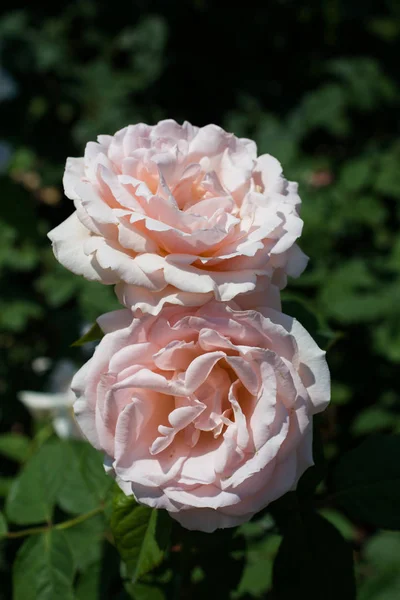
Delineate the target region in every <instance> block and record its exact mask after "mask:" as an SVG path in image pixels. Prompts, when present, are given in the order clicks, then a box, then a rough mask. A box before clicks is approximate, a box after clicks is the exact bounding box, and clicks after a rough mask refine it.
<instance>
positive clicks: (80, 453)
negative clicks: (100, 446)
mask: <svg viewBox="0 0 400 600" xmlns="http://www.w3.org/2000/svg"><path fill="white" fill-rule="evenodd" d="M65 454H66V456H65V458H66V460H67V462H68V469H66V471H65V473H64V481H63V483H62V485H61V487H60V489H59V491H58V494H57V501H58V503H59V505H60V506H61V508H63V509H64V510H66V511H67V512H70V513H73V514H79V513H84V512H89V511H90V510H93V509H94V508H97V507H98V506H99V504H100V502H102V501H103V500H104V499H105V497H106V495H107V492H108V490H109V489H110V488H111V487H112V484H113V480H112V479H111V477H108V476H107V474H106V473H105V471H104V467H103V460H102V454H101V453H100V452H98V451H97V450H95V449H94V448H92V446H90V444H88V443H87V442H80V441H70V442H68V444H65Z"/></svg>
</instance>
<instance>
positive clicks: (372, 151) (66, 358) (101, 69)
mask: <svg viewBox="0 0 400 600" xmlns="http://www.w3.org/2000/svg"><path fill="white" fill-rule="evenodd" d="M7 5H8V7H7ZM2 6H3V8H2V12H1V15H0V185H1V205H0V434H2V435H9V434H10V433H12V434H13V435H14V436H15V435H21V436H22V435H24V436H28V437H31V436H32V435H33V434H34V433H35V431H36V428H37V425H36V419H32V414H33V413H34V414H35V416H36V417H37V411H36V413H35V410H36V409H37V407H38V406H39V408H40V406H41V405H40V403H41V402H42V407H44V409H46V407H47V409H48V408H49V406H50V405H51V406H53V405H52V404H51V402H50V405H46V397H47V398H48V394H58V396H59V397H58V398H56V400H55V402H56V404H57V402H59V403H60V406H61V405H62V406H64V404H63V399H62V398H61V400H60V395H61V396H62V395H63V394H64V395H65V394H66V393H67V392H66V390H67V388H68V381H69V380H68V377H69V375H68V374H69V373H70V372H73V371H74V369H75V367H77V366H79V365H80V364H81V363H82V362H83V361H84V360H86V358H87V356H85V353H84V351H82V350H81V349H79V348H74V347H71V344H72V343H73V342H74V341H75V340H76V339H77V338H79V337H80V335H81V334H82V331H84V330H85V328H86V327H88V325H90V324H91V323H92V322H93V321H94V319H95V318H96V317H97V316H98V315H99V314H101V313H103V312H106V311H108V310H111V309H113V308H114V307H116V306H117V304H116V301H115V299H114V296H113V291H112V289H111V288H110V287H105V286H101V285H100V284H95V283H90V282H87V281H85V280H84V279H83V278H80V277H77V276H75V275H73V274H72V273H70V272H68V271H67V270H65V269H63V267H61V265H59V264H58V263H57V262H56V261H55V259H54V257H53V254H52V251H51V248H50V243H49V241H48V239H47V238H46V234H47V232H48V231H49V230H50V229H52V228H53V227H54V226H55V225H57V224H58V223H60V222H61V221H62V220H63V219H64V218H65V217H66V216H68V215H69V214H70V213H71V212H72V209H73V207H72V202H71V201H70V200H68V199H67V198H65V197H64V196H63V191H62V183H61V180H62V175H63V170H64V164H65V160H66V158H67V157H68V156H81V155H82V154H83V150H84V146H85V144H86V142H87V141H89V140H95V139H96V136H97V135H98V134H105V133H107V134H113V133H114V132H115V131H117V130H118V129H119V128H121V127H124V126H125V125H127V124H129V123H136V122H138V121H144V122H147V123H150V124H152V123H154V122H156V121H158V120H159V119H162V118H174V119H176V120H178V121H183V120H189V121H191V122H192V123H193V124H196V125H200V126H201V125H205V124H207V123H216V124H218V125H221V126H222V127H224V128H225V129H227V130H229V131H232V132H234V133H235V134H236V135H238V136H245V137H250V138H253V139H255V140H256V142H257V144H258V148H259V153H260V154H261V153H265V152H268V153H271V154H272V155H274V156H276V157H277V158H278V159H279V160H280V161H281V162H282V165H283V168H284V173H285V176H286V177H287V178H288V179H290V180H295V181H298V182H299V184H300V195H301V198H302V200H303V208H302V216H303V218H304V222H305V225H304V234H303V237H302V239H301V247H302V249H303V250H304V251H305V252H306V254H308V255H309V256H310V257H311V259H310V262H309V266H308V268H307V270H306V272H305V273H304V274H303V275H302V277H301V278H300V280H299V281H296V280H291V281H290V282H289V285H288V287H287V289H286V291H285V298H286V301H287V302H290V303H292V304H293V300H294V299H300V300H301V301H304V302H306V303H307V304H308V305H309V306H311V308H312V312H313V314H314V315H315V319H316V320H317V322H318V328H319V333H320V335H321V337H324V338H325V339H329V346H330V349H329V352H328V359H329V364H330V367H331V371H332V378H333V400H332V405H331V407H330V408H329V410H328V411H327V412H326V414H325V415H324V417H323V420H322V434H323V440H324V442H325V449H326V455H327V458H328V459H329V460H331V461H334V460H335V458H336V457H337V456H338V455H339V454H341V453H342V452H343V451H345V450H347V449H349V448H351V447H353V446H355V445H357V444H358V443H359V442H360V441H361V440H362V439H363V437H365V436H367V435H369V434H370V433H372V432H376V431H384V432H391V433H393V432H399V433H400V408H399V407H400V404H399V401H398V399H399V384H398V381H399V365H400V228H399V224H400V131H399V120H400V118H399V114H400V112H399V108H400V106H399V104H400V103H399V100H400V89H399V85H400V72H399V59H398V57H399V50H400V43H399V42H400V3H399V2H398V1H397V0H385V1H384V0H382V1H380V2H378V1H371V2H365V1H364V0H351V1H349V0H324V2H321V1H320V0H310V1H309V2H304V3H303V2H298V1H295V0H269V1H268V2H248V3H237V4H235V3H233V2H226V1H224V0H222V1H221V2H215V1H214V2H211V1H210V0H187V1H179V0H153V1H152V2H150V1H147V0H135V1H131V2H118V1H116V2H102V1H94V0H79V1H71V2H67V3H47V2H32V3H28V4H27V3H26V2H25V3H20V2H15V1H13V2H7V1H6V2H3V5H2ZM299 318H300V319H301V315H299ZM304 325H305V326H307V323H306V322H304ZM86 351H87V350H86V349H85V352H86ZM24 390H29V391H34V392H35V391H36V392H40V394H42V393H45V395H46V397H43V396H42V395H37V394H36V396H35V395H34V398H33V400H32V397H31V396H29V394H28V396H27V395H26V394H25V395H24V394H22V396H21V391H24ZM35 399H36V400H35ZM21 400H22V401H21ZM32 402H33V404H32ZM43 403H44V404H43ZM67 405H68V401H65V406H67ZM32 406H33V407H34V408H32ZM35 407H36V408H35ZM68 410H69V409H68ZM67 412H68V411H67ZM52 414H53V413H52ZM57 414H58V413H57ZM53 416H54V414H53ZM56 416H57V415H56ZM58 416H59V414H58ZM55 428H56V431H57V433H58V434H59V435H61V436H63V435H64V436H68V435H74V433H73V432H71V431H70V429H68V423H67V424H66V423H65V422H64V428H63V427H61V429H60V430H59V431H58V430H57V427H56V424H55ZM1 439H2V437H1V435H0V455H1V454H2V446H1ZM14 458H15V457H14ZM16 469H17V467H16V462H15V461H14V460H13V457H12V456H11V457H10V453H9V451H5V452H4V455H3V456H0V493H1V495H2V497H4V496H5V495H6V494H7V490H8V489H9V486H10V484H11V481H12V477H13V475H14V473H15V472H16ZM331 518H332V519H333V520H335V519H336V522H337V523H338V527H339V528H341V530H342V532H343V533H344V534H345V535H346V536H347V537H348V538H349V539H351V541H352V543H353V547H354V551H355V555H356V559H357V576H358V579H359V585H360V594H361V595H360V598H361V599H362V600H368V599H371V600H391V599H392V598H393V599H395V598H399V597H400V534H395V533H389V532H378V533H377V532H375V531H373V530H371V529H369V528H366V527H364V526H363V524H362V523H360V524H354V523H352V524H351V523H349V522H348V521H347V520H346V518H345V517H344V516H343V515H339V514H336V513H335V514H332V515H331ZM270 553H271V546H270V545H269V546H265V547H264V546H263V544H262V543H259V544H258V545H254V547H251V552H250V554H249V557H248V559H247V561H248V564H247V567H246V568H247V571H245V577H244V578H242V580H241V582H240V583H238V588H237V591H236V593H235V594H236V595H235V598H242V597H243V598H253V597H255V598H257V597H263V596H264V594H265V593H266V592H267V590H268V587H269V585H270V582H268V581H267V580H266V579H265V567H263V566H262V561H263V560H264V559H265V557H267V556H269V557H270ZM260 557H261V558H260ZM262 557H264V558H262ZM10 560H12V556H11V558H10V557H9V556H6V555H2V556H1V555H0V569H1V570H2V572H3V575H4V577H6V575H5V574H6V572H7V570H8V569H9V563H10ZM257 569H258V570H257ZM260 569H264V575H262V574H261V573H260ZM263 577H264V578H263ZM4 593H5V594H6V595H4V596H2V592H0V598H1V599H2V600H3V598H4V600H5V599H7V600H8V598H9V597H10V596H9V595H7V593H8V592H4ZM110 597H111V596H110Z"/></svg>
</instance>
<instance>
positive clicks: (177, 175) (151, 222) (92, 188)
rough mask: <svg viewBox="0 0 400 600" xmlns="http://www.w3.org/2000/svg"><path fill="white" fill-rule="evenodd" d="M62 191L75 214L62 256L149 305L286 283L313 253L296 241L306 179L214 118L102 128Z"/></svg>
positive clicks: (73, 161) (127, 298) (147, 308)
mask: <svg viewBox="0 0 400 600" xmlns="http://www.w3.org/2000/svg"><path fill="white" fill-rule="evenodd" d="M64 188H65V193H66V195H67V196H68V197H69V198H71V199H72V200H73V201H74V204H75V208H76V211H75V212H74V213H73V214H72V215H71V216H70V217H69V218H68V219H67V220H66V221H64V222H63V223H62V224H61V225H59V226H58V227H56V228H55V229H53V230H52V231H51V232H50V234H49V237H50V239H51V240H52V243H53V248H54V252H55V255H56V257H57V259H58V260H59V261H60V262H61V263H62V264H63V265H64V266H65V267H67V268H68V269H70V270H71V271H73V272H74V273H77V274H80V275H83V276H85V277H86V278H88V279H91V280H97V281H101V282H103V283H106V284H118V286H117V293H118V296H119V298H120V300H121V301H122V302H123V303H124V304H125V305H127V306H129V307H132V306H133V307H134V308H140V309H141V310H142V311H143V312H150V313H152V314H156V313H157V312H158V311H159V310H160V309H161V307H162V306H163V304H165V303H166V302H167V303H172V304H183V305H187V304H188V303H190V304H191V305H192V306H193V305H197V306H199V305H201V304H204V303H205V302H208V301H209V300H210V299H212V298H215V299H217V300H221V301H230V300H231V299H233V298H235V297H236V296H237V295H238V294H245V293H247V292H251V291H253V290H254V289H255V288H256V285H257V279H258V278H259V277H263V278H264V280H265V279H266V278H267V279H268V281H272V283H273V284H274V285H276V286H277V287H278V288H280V289H282V288H283V287H284V286H285V284H286V276H287V275H288V274H289V275H292V276H298V275H300V274H301V272H302V271H303V269H304V267H305V265H306V262H307V258H306V257H305V255H304V254H303V253H302V252H301V250H300V249H299V247H298V246H297V244H296V243H295V242H296V239H297V238H298V237H299V236H300V234H301V230H302V225H303V222H302V220H301V219H300V217H299V214H298V211H299V206H300V203H301V201H300V198H299V196H298V194H297V184H296V183H293V182H288V181H286V180H285V179H284V177H283V176H282V169H281V166H280V164H279V162H278V161H277V160H276V159H275V158H273V157H272V156H270V155H268V154H265V155H263V156H260V157H257V148H256V145H255V143H254V142H252V141H251V140H248V139H239V138H237V137H235V136H234V135H233V134H229V133H226V132H225V131H224V130H223V129H221V128H220V127H217V126H216V125H207V126H206V127H202V128H198V127H194V126H192V125H190V124H189V123H186V122H185V123H184V124H183V125H182V126H180V125H178V124H177V123H176V122H175V121H172V120H166V121H161V122H159V123H158V124H157V125H155V126H148V125H144V124H137V125H131V126H129V127H126V128H125V129H122V130H121V131H118V132H117V133H116V134H115V135H114V136H109V135H101V136H99V137H98V143H94V142H90V143H88V144H87V146H86V150H85V156H84V157H82V158H69V159H68V161H67V165H66V171H65V176H64ZM264 285H265V284H264ZM131 286H133V289H132V287H131ZM189 294H190V298H189V297H188V296H189Z"/></svg>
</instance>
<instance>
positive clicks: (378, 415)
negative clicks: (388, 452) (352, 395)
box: [351, 406, 397, 435]
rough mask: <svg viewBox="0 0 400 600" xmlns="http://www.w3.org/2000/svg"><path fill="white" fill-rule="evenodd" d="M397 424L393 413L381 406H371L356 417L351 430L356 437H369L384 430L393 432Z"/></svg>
mask: <svg viewBox="0 0 400 600" xmlns="http://www.w3.org/2000/svg"><path fill="white" fill-rule="evenodd" d="M396 424H397V423H396V415H395V414H394V413H393V411H391V410H388V409H387V408H383V407H381V406H370V407H369V408H366V409H365V410H363V412H361V413H360V414H359V415H358V416H357V417H356V419H355V420H354V423H353V426H352V428H351V430H352V433H353V434H354V435H367V434H369V433H373V432H376V431H379V430H381V431H382V430H384V429H386V431H390V432H392V431H393V428H394V427H395V426H396Z"/></svg>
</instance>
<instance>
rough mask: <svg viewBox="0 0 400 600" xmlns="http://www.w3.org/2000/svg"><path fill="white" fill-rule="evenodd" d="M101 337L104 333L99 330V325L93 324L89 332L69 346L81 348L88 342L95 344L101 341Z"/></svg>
mask: <svg viewBox="0 0 400 600" xmlns="http://www.w3.org/2000/svg"><path fill="white" fill-rule="evenodd" d="M103 336H104V333H103V331H102V330H101V329H100V325H98V324H97V323H93V325H92V326H91V328H90V329H89V331H87V332H86V333H85V334H84V335H83V336H82V337H80V338H79V340H76V342H74V343H73V344H71V346H72V347H75V346H83V345H84V344H88V343H89V342H97V340H101V338H102V337H103Z"/></svg>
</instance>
